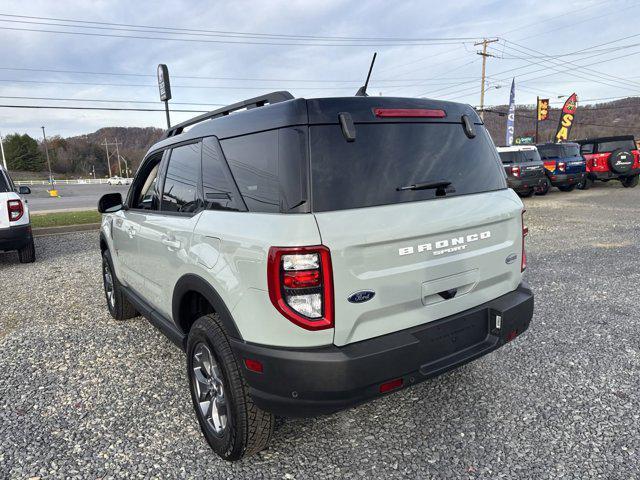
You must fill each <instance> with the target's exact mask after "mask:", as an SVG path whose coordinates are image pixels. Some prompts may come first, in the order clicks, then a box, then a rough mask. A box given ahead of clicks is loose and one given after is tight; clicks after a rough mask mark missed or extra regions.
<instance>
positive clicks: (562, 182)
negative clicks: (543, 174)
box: [549, 172, 586, 187]
mask: <svg viewBox="0 0 640 480" xmlns="http://www.w3.org/2000/svg"><path fill="white" fill-rule="evenodd" d="M585 175H586V172H580V173H563V174H560V175H555V174H550V175H549V180H551V185H553V186H554V187H566V186H569V185H575V184H577V183H580V182H582V180H583V179H584V177H585Z"/></svg>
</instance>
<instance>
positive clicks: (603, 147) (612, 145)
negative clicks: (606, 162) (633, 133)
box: [598, 140, 636, 153]
mask: <svg viewBox="0 0 640 480" xmlns="http://www.w3.org/2000/svg"><path fill="white" fill-rule="evenodd" d="M619 148H621V149H623V150H635V149H636V143H635V142H634V141H633V140H614V141H611V142H599V143H598V153H607V152H613V151H614V150H617V149H619Z"/></svg>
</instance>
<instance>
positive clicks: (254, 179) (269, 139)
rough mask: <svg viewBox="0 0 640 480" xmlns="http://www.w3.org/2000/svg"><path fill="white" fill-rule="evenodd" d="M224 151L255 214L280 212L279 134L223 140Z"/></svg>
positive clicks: (260, 134) (246, 200) (266, 133)
mask: <svg viewBox="0 0 640 480" xmlns="http://www.w3.org/2000/svg"><path fill="white" fill-rule="evenodd" d="M221 143H222V150H223V151H224V155H225V157H226V158H227V162H228V163H229V168H230V169H231V173H233V178H235V180H236V183H237V184H238V188H239V189H240V194H241V195H242V198H244V201H245V203H246V204H247V208H248V209H249V211H252V212H268V213H278V212H280V192H279V181H278V131H277V130H272V131H269V132H261V133H254V134H251V135H245V136H242V137H237V138H230V139H228V140H223V141H222V142H221Z"/></svg>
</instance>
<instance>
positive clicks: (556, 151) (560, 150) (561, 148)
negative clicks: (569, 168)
mask: <svg viewBox="0 0 640 480" xmlns="http://www.w3.org/2000/svg"><path fill="white" fill-rule="evenodd" d="M538 152H540V156H541V157H542V158H543V159H547V158H567V157H579V156H580V149H579V148H578V146H577V145H542V146H540V147H538Z"/></svg>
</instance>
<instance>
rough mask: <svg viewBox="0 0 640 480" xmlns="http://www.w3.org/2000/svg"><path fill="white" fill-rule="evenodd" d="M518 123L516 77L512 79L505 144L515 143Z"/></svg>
mask: <svg viewBox="0 0 640 480" xmlns="http://www.w3.org/2000/svg"><path fill="white" fill-rule="evenodd" d="M515 123H516V79H515V78H514V79H513V80H511V95H510V96H509V114H508V115H507V138H506V142H505V144H506V145H507V146H508V147H509V146H511V145H513V134H514V132H515Z"/></svg>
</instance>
